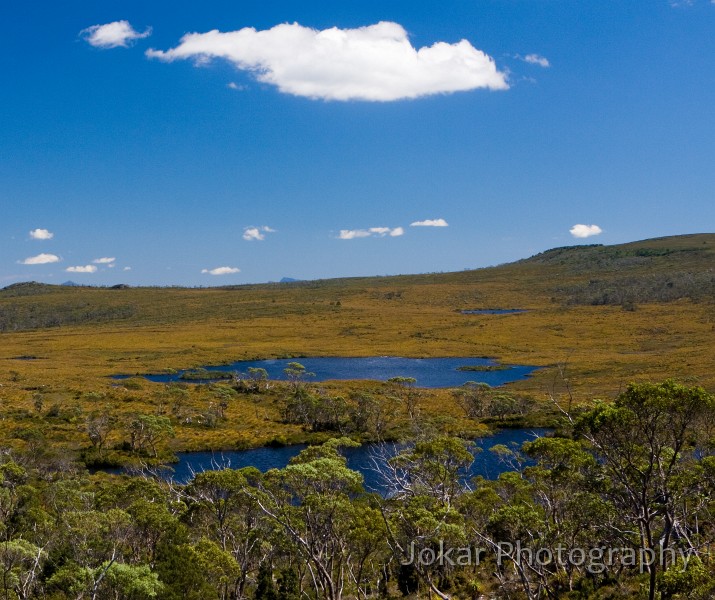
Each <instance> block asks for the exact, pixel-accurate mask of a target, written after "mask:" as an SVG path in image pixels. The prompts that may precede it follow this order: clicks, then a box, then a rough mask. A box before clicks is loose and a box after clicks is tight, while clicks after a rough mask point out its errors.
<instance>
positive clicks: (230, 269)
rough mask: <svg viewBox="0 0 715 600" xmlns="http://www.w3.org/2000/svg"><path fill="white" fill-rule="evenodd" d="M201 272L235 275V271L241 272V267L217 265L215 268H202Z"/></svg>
mask: <svg viewBox="0 0 715 600" xmlns="http://www.w3.org/2000/svg"><path fill="white" fill-rule="evenodd" d="M201 272H202V273H208V274H209V275H233V274H234V273H240V272H241V269H237V268H236V267H216V268H215V269H201Z"/></svg>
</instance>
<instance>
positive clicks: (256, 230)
mask: <svg viewBox="0 0 715 600" xmlns="http://www.w3.org/2000/svg"><path fill="white" fill-rule="evenodd" d="M275 232H276V230H275V229H271V228H270V227H268V226H267V225H264V226H263V227H244V228H243V239H244V240H246V241H247V242H252V241H259V242H260V241H263V240H265V239H266V234H267V233H275Z"/></svg>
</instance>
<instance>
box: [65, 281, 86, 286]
mask: <svg viewBox="0 0 715 600" xmlns="http://www.w3.org/2000/svg"><path fill="white" fill-rule="evenodd" d="M60 285H66V286H70V287H82V284H81V283H75V282H74V281H65V282H64V283H61V284H60Z"/></svg>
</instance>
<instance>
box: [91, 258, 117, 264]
mask: <svg viewBox="0 0 715 600" xmlns="http://www.w3.org/2000/svg"><path fill="white" fill-rule="evenodd" d="M116 260H117V259H116V258H114V257H111V258H109V257H106V256H105V257H103V258H95V259H94V260H93V261H92V262H93V263H94V264H95V265H108V264H111V263H113V262H115V261H116Z"/></svg>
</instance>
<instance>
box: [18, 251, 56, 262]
mask: <svg viewBox="0 0 715 600" xmlns="http://www.w3.org/2000/svg"><path fill="white" fill-rule="evenodd" d="M18 262H19V263H20V264H21V265H46V264H49V263H56V262H60V257H59V256H56V255H54V254H44V253H43V254H38V255H37V256H30V257H29V258H26V259H25V260H21V261H18Z"/></svg>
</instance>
